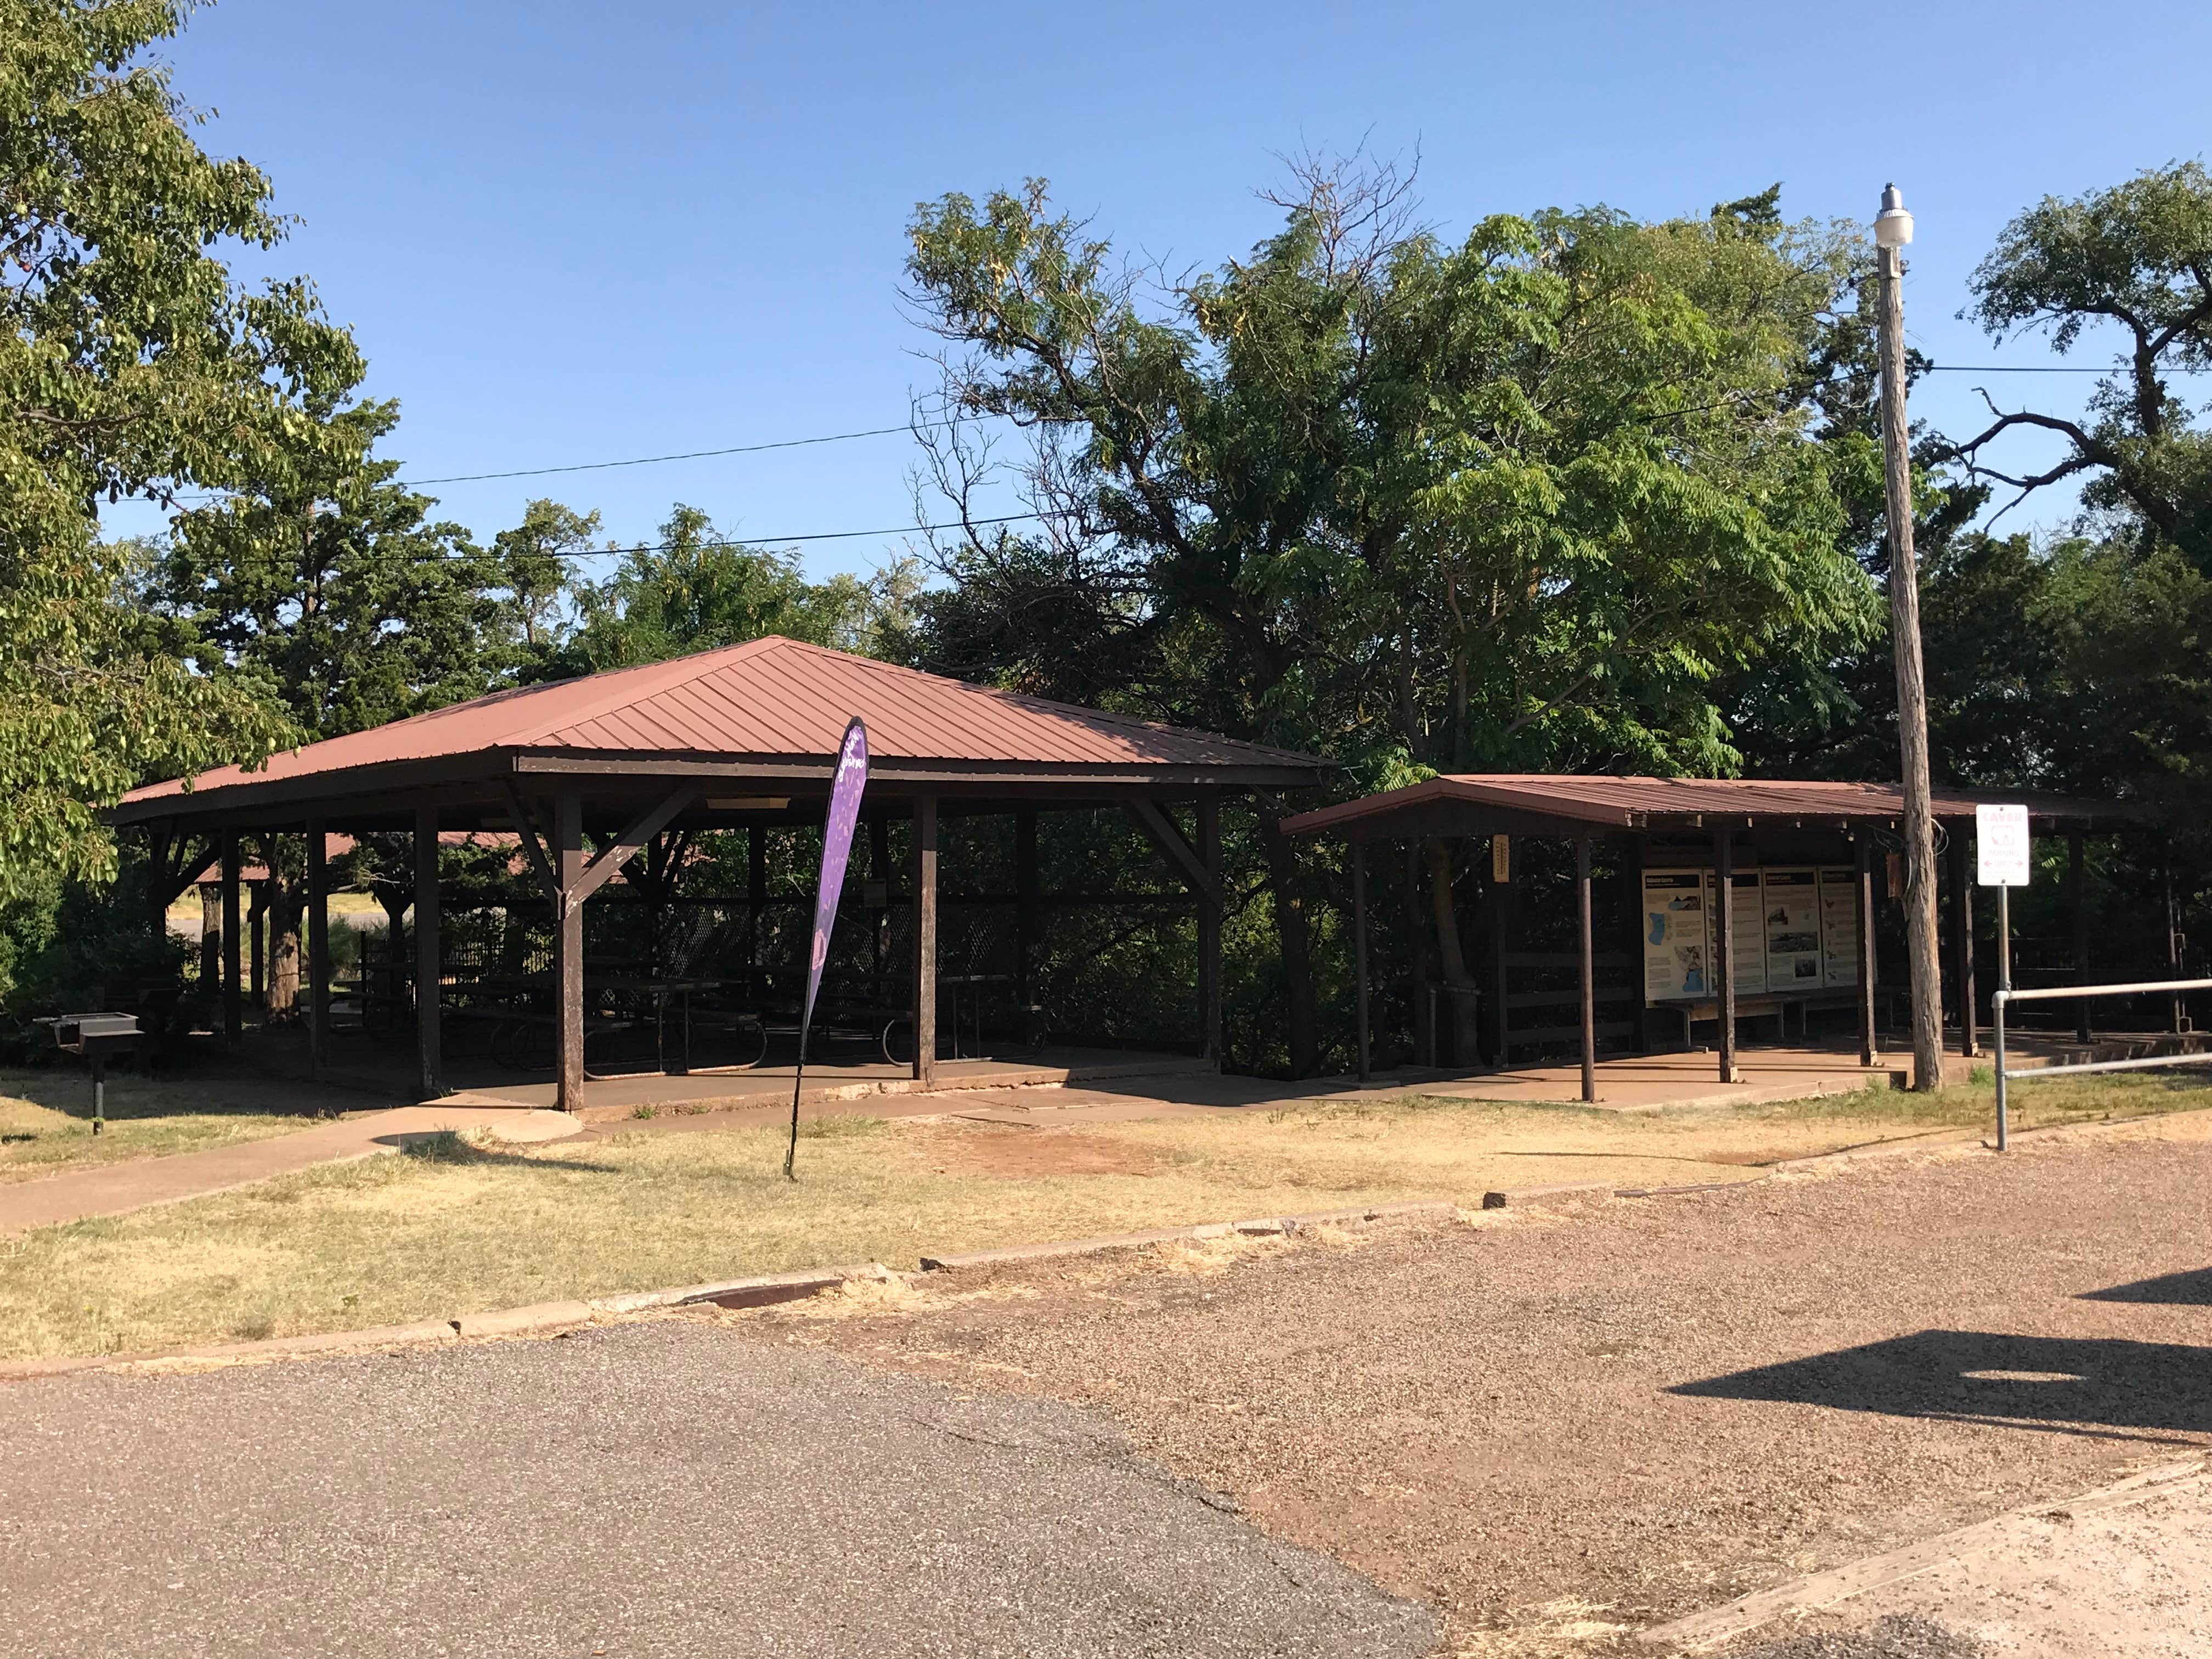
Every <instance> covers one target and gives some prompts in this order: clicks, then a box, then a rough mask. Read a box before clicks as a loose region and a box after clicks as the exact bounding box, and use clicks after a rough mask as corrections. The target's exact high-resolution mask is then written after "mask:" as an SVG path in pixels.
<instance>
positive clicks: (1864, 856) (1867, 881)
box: [1853, 836, 1878, 1066]
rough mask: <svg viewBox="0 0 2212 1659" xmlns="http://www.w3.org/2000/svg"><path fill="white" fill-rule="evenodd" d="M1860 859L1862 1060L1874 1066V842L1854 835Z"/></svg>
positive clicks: (1860, 1024)
mask: <svg viewBox="0 0 2212 1659" xmlns="http://www.w3.org/2000/svg"><path fill="white" fill-rule="evenodd" d="M1853 844H1854V846H1855V847H1856V848H1857V852H1858V863H1859V1064H1860V1065H1862V1066H1871V1065H1873V1064H1874V1062H1875V1054H1876V1053H1877V1052H1878V1050H1877V1049H1876V1048H1875V1029H1874V843H1873V842H1871V841H1869V839H1868V838H1867V837H1866V836H1857V837H1855V838H1854V842H1853Z"/></svg>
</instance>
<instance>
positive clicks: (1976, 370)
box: [1920, 363, 2205, 374]
mask: <svg viewBox="0 0 2212 1659" xmlns="http://www.w3.org/2000/svg"><path fill="white" fill-rule="evenodd" d="M1920 369H1921V372H1922V373H1923V374H2119V373H2120V372H2121V371H2120V370H2119V369H2118V368H2081V367H2080V366H2079V365H2077V364H2074V363H2030V364H2025V365H2019V364H2012V363H1983V364H1980V365H1976V364H1973V363H1923V364H1921V365H1920ZM2204 372H2205V371H2204V370H2203V369H2201V368H2180V367H2178V366H2176V365H2173V364H2166V365H2163V366H2161V367H2160V369H2159V373H2160V374H2203V373H2204Z"/></svg>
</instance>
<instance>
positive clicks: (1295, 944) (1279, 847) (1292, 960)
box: [1253, 800, 1321, 1077]
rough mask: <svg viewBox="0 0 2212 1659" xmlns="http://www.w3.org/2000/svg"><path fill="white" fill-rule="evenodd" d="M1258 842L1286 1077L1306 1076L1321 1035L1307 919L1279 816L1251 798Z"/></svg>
mask: <svg viewBox="0 0 2212 1659" xmlns="http://www.w3.org/2000/svg"><path fill="white" fill-rule="evenodd" d="M1253 805H1254V809H1255V811H1257V813H1258V814H1259V818H1260V840H1261V844H1262V845H1263V846H1264V847H1265V848H1266V849H1267V886H1268V890H1269V891H1270V892H1272V893H1273V896H1274V900H1275V904H1274V909H1275V938H1276V940H1277V943H1278V944H1279V945H1280V947H1281V950H1282V953H1283V1012H1284V1014H1285V1018H1287V1019H1288V1021H1289V1024H1290V1048H1291V1076H1292V1077H1311V1076H1312V1075H1313V1074H1314V1073H1316V1072H1317V1071H1319V1070H1320V1069H1321V1032H1320V1030H1319V1027H1318V1024H1317V1020H1318V1018H1319V1014H1318V1011H1317V1010H1316V1007H1315V1004H1314V981H1313V919H1312V917H1311V916H1310V915H1309V914H1308V912H1307V908H1306V897H1305V892H1304V883H1303V882H1301V881H1300V880H1299V879H1298V868H1297V850H1296V849H1295V848H1292V847H1291V840H1290V837H1289V836H1285V834H1284V833H1283V819H1282V814H1281V812H1280V811H1278V810H1277V808H1276V807H1275V806H1274V805H1273V803H1271V802H1269V801H1267V800H1256V801H1255V802H1254V803H1253Z"/></svg>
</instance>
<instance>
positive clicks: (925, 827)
mask: <svg viewBox="0 0 2212 1659" xmlns="http://www.w3.org/2000/svg"><path fill="white" fill-rule="evenodd" d="M854 715H858V716H860V718H861V719H862V720H865V721H866V725H867V729H868V747H869V776H868V785H867V792H866V799H865V801H864V804H863V809H862V813H863V817H864V818H865V819H866V820H867V821H869V823H870V824H871V827H872V831H873V832H874V833H875V834H876V835H878V836H880V835H881V834H882V826H883V824H884V822H885V820H887V819H891V818H896V819H900V820H904V821H907V822H908V823H911V825H912V831H913V834H912V848H913V869H912V872H911V877H910V879H911V898H912V904H913V911H914V926H913V930H912V931H913V938H914V945H915V955H914V962H913V973H912V980H911V990H910V997H911V1006H910V1007H909V1008H908V1010H907V1011H906V1013H907V1015H908V1017H909V1018H911V1020H912V1023H913V1029H914V1055H913V1060H912V1066H911V1070H912V1076H913V1079H914V1081H915V1084H916V1085H918V1086H920V1087H922V1088H928V1087H930V1086H932V1085H933V1082H934V1081H935V1078H936V1072H937V1066H938V1053H937V1034H938V1023H939V1022H938V986H939V966H938V824H939V816H940V814H944V813H957V814H975V813H989V812H995V813H1008V814H1012V815H1013V816H1014V817H1015V819H1016V823H1017V829H1018V842H1017V845H1018V847H1020V846H1024V845H1025V846H1026V847H1027V848H1029V849H1030V851H1029V854H1028V859H1029V864H1030V867H1031V868H1033V867H1034V865H1035V862H1036V860H1035V852H1034V848H1035V835H1036V815H1037V814H1038V813H1040V812H1044V811H1055V810H1063V811H1064V810H1068V809H1073V808H1091V809H1095V808H1098V807H1109V808H1113V809H1115V810H1117V811H1123V812H1126V813H1127V815H1128V817H1130V818H1131V819H1132V820H1133V822H1134V823H1135V824H1136V826H1137V827H1138V828H1139V829H1141V830H1142V831H1143V832H1144V834H1145V835H1146V837H1147V838H1149V840H1150V841H1151V842H1152V844H1153V846H1154V847H1155V848H1158V851H1159V853H1160V854H1161V855H1162V857H1163V858H1164V860H1165V861H1166V863H1167V865H1168V866H1169V867H1170V870H1171V871H1172V872H1174V874H1175V875H1176V877H1178V878H1180V879H1181V881H1182V883H1183V884H1184V885H1185V886H1186V887H1187V888H1188V891H1189V892H1190V893H1191V895H1192V896H1194V899H1195V901H1196V905H1197V909H1198V918H1199V921H1198V947H1199V963H1198V975H1197V977H1198V991H1199V996H1198V1000H1199V1005H1200V1006H1199V1008H1198V1010H1197V1013H1198V1024H1199V1029H1200V1041H1199V1044H1198V1048H1199V1052H1200V1056H1201V1057H1202V1058H1204V1059H1206V1060H1212V1061H1215V1062H1217V1063H1218V1060H1219V1057H1220V1052H1221V1048H1220V1043H1221V925H1222V890H1221V842H1220V830H1221V817H1220V810H1221V801H1222V799H1223V797H1224V796H1225V795H1227V794H1232V793H1238V792H1244V791H1252V790H1260V789H1265V790H1270V791H1273V790H1279V789H1297V788H1310V787H1315V786H1317V785H1319V784H1322V783H1323V782H1325V781H1327V779H1328V775H1330V773H1331V772H1332V771H1333V770H1334V763H1331V762H1328V761H1325V760H1322V759H1320V758H1318V757H1315V756H1312V755H1305V754H1299V753H1297V752H1295V751H1292V750H1283V749H1271V748H1267V747H1265V746H1263V745H1261V744H1249V743H1240V742H1237V741H1234V740H1232V739H1230V738H1222V737H1217V736H1214V735H1213V734H1212V733H1209V732H1194V731H1188V730H1185V729H1183V728H1181V727H1176V726H1164V725H1161V724H1158V723H1157V722H1153V721H1149V720H1139V719H1136V718H1133V717H1131V716H1127V715H1122V714H1107V713H1103V712H1102V711H1100V710H1097V709H1091V708H1077V707H1073V706H1072V705H1069V704H1066V703H1059V702H1048V701H1046V700H1044V699H1042V698H1037V697H1029V696H1017V695H1014V694H1012V693H1009V692H1004V691H999V690H991V689H988V688H985V687H981V686H975V685H970V684H965V683H963V682H961V681H957V680H952V679H946V678H939V677H938V676H935V675H931V674H924V673H919V672H916V671H913V670H911V669H906V668H901V667H897V666H895V665H891V664H889V663H884V662H878V661H875V660H872V659H867V658H863V657H857V656H853V655H849V654H848V653H843V652H839V651H832V650H829V649H825V648H823V647H818V646H813V645H807V644H803V643H801V642H799V641H794V640H788V639H783V638H781V637H770V638H767V639H761V640H755V641H750V642H748V643H746V644H744V645H737V646H731V647H726V648H723V649H720V650H714V651H706V652H701V653H696V654H695V655H692V656H688V657H682V658H678V659H675V660H673V661H669V662H661V663H653V664H648V665H643V666H640V667H635V668H626V669H619V670H612V671H607V672H604V673H599V674H593V675H590V676H586V677H585V678H579V679H573V680H565V681H561V682H557V683H556V684H547V685H537V686H528V687H523V688H520V689H517V690H509V691H502V692H499V693H495V694H494V695H492V696H486V697H479V698H477V699H476V700H475V701H473V702H465V703H460V704H457V705H455V706H453V707H452V708H441V709H438V710H435V712H433V713H430V714H419V715H416V716H415V717H413V718H412V719H409V720H397V721H394V722H392V724H390V725H388V726H380V727H377V728H375V729H374V730H372V731H368V732H356V733H354V734H352V735H350V736H347V737H340V738H329V739H326V740H325V741H323V742H320V743H315V744H308V745H307V746H306V747H305V748H301V749H297V750H289V751H287V752H285V753H282V754H278V755H276V756H273V757H270V760H269V762H268V763H267V764H266V765H265V766H264V767H262V768H260V769H256V770H252V771H247V770H243V769H240V768H237V767H224V768H221V769H216V770H214V771H210V772H207V773H204V774H202V775H199V776H197V777H194V778H189V779H177V780H174V781H170V782H167V783H157V784H151V785H149V786H147V787H144V788H141V789H136V790H133V791H132V792H131V793H130V794H128V795H126V796H125V797H124V799H123V800H122V801H121V802H120V803H119V804H118V805H117V807H116V808H115V809H114V811H113V812H112V819H113V821H114V822H115V823H117V824H118V825H128V826H134V827H137V828H141V829H145V830H147V831H148V832H149V834H150V835H151V836H153V838H154V842H155V867H156V870H157V872H159V873H161V874H166V875H167V876H168V877H169V878H170V880H171V882H172V884H176V888H177V890H182V886H181V883H184V882H189V881H190V879H191V872H194V871H197V869H199V868H201V867H202V866H203V864H204V860H206V858H207V856H208V854H209V852H210V850H213V851H214V852H215V854H216V857H217V859H218V860H219V868H220V876H221V883H222V890H223V896H222V910H223V916H222V944H221V955H222V966H221V973H222V1005H223V1023H224V1026H225V1031H226V1036H227V1037H228V1041H229V1042H231V1043H232V1044H234V1045H235V1044H236V1043H237V1042H239V1040H240V1030H241V1024H242V1007H241V994H240V960H239V956H240V952H239V943H240V931H241V930H240V926H239V916H238V908H239V888H240V878H241V875H242V873H243V872H242V870H241V866H240V852H239V837H240V835H241V834H246V833H270V832H288V833H289V832H296V833H299V834H301V835H303V836H305V838H306V847H307V932H308V937H307V941H306V951H305V955H306V963H305V968H306V977H307V995H306V998H305V1002H306V1015H307V1029H308V1036H309V1047H310V1055H311V1063H313V1064H314V1065H316V1066H320V1065H321V1064H322V1058H321V1057H322V1054H323V1053H324V1051H325V1048H326V1047H327V1044H328V1042H329V1033H330V1029H331V1028H330V1009H331V991H330V982H331V981H330V962H331V955H330V939H329V923H328V921H327V914H326V906H325V903H324V902H323V900H324V898H325V895H326V893H327V890H328V872H327V860H328V848H329V847H330V845H331V839H330V838H331V835H332V834H334V833H345V834H360V833H364V832H368V831H374V830H411V831H412V832H413V834H414V845H415V849H416V852H415V864H416V876H415V888H414V908H415V915H416V925H415V928H414V933H415V958H414V964H413V969H414V989H415V999H414V1000H415V1005H416V1044H417V1050H418V1059H419V1066H420V1085H421V1088H422V1092H423V1094H424V1095H425V1096H435V1095H437V1094H439V1093H441V1092H442V1091H443V1089H444V1066H443V1061H442V1058H441V1038H440V1000H441V998H440V986H441V957H440V951H439V896H438V881H439V868H438V865H439V860H438V847H439V844H440V838H441V835H444V836H450V835H452V834H453V832H456V831H460V832H468V831H493V832H502V833H507V834H512V835H513V836H515V837H517V839H518V841H519V843H520V849H521V852H522V854H523V855H524V856H525V857H526V860H527V862H528V866H529V867H530V869H531V870H532V872H534V874H535V876H536V878H537V880H538V886H539V887H540V889H541V890H542V891H543V892H544V896H545V899H546V902H547V903H548V904H549V905H550V907H551V909H552V912H553V915H554V918H555V920H556V948H555V953H554V954H555V957H556V980H557V995H556V1000H555V1007H556V1020H557V1028H558V1030H557V1042H556V1048H555V1071H556V1079H557V1089H556V1099H557V1102H558V1103H559V1105H560V1107H561V1108H562V1109H563V1110H567V1111H575V1110H578V1109H580V1106H581V1104H582V1102H583V1091H584V1082H585V1070H584V1036H585V1015H584V1010H585V982H584V981H585V963H584V931H583V914H584V905H585V902H586V900H588V899H589V898H590V897H591V896H592V895H593V894H594V893H596V892H598V891H599V890H600V889H601V888H602V887H603V886H604V885H605V884H606V882H607V881H608V880H609V879H610V878H611V877H613V876H614V875H615V874H616V873H617V872H618V871H620V870H623V868H624V866H628V865H629V864H631V862H632V860H640V859H641V854H647V849H648V848H649V847H650V846H651V844H652V843H653V842H654V840H655V838H656V837H659V836H665V835H667V834H670V833H680V832H683V831H687V830H688V831H694V832H696V831H699V830H703V829H741V828H750V829H759V828H761V827H762V826H765V825H769V824H803V823H819V822H820V821H821V819H822V817H823V813H824V811H826V808H827V803H828V798H829V782H830V778H831V775H832V773H833V770H834V768H835V762H836V750H837V746H838V743H839V741H840V739H841V738H842V735H843V732H844V730H845V726H846V722H847V721H848V720H850V719H851V718H852V717H853V716H854ZM1178 813H1181V814H1182V815H1183V816H1182V818H1179V817H1178V816H1177V815H1178ZM1186 821H1187V822H1188V826H1189V827H1188V829H1186V827H1185V823H1186ZM587 837H588V838H589V839H587ZM753 844H754V846H755V848H756V849H757V848H758V846H759V844H760V842H759V837H758V836H757V835H756V836H754V837H753ZM758 858H759V854H758V853H757V850H756V852H755V854H754V859H755V867H756V870H757V868H758ZM179 871H182V872H185V874H184V875H183V876H182V878H181V881H179V878H178V877H177V872H179ZM757 880H758V878H757V877H756V881H757ZM158 885H159V884H158V882H157V886H158ZM1033 901H1034V895H1033V894H1026V895H1025V896H1024V903H1025V904H1030V903H1032V902H1033ZM155 925H156V926H157V927H159V926H160V925H161V922H160V919H159V917H158V916H157V917H156V921H155ZM1028 927H1030V922H1029V921H1024V928H1025V929H1027V928H1028ZM1026 948H1027V947H1026V945H1025V946H1024V949H1026Z"/></svg>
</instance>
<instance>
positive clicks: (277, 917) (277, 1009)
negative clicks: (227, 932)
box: [267, 872, 300, 1019]
mask: <svg viewBox="0 0 2212 1659" xmlns="http://www.w3.org/2000/svg"><path fill="white" fill-rule="evenodd" d="M269 939H270V945H269V1001H268V1007H267V1013H268V1017H269V1018H271V1019H289V1018H291V1017H292V1015H293V1014H294V1013H295V1012H296V1011H297V1009H298V1007H299V1004H300V889H299V885H298V884H297V883H296V882H294V881H292V880H289V879H287V878H279V877H278V876H277V875H276V873H275V872H270V878H269Z"/></svg>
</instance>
